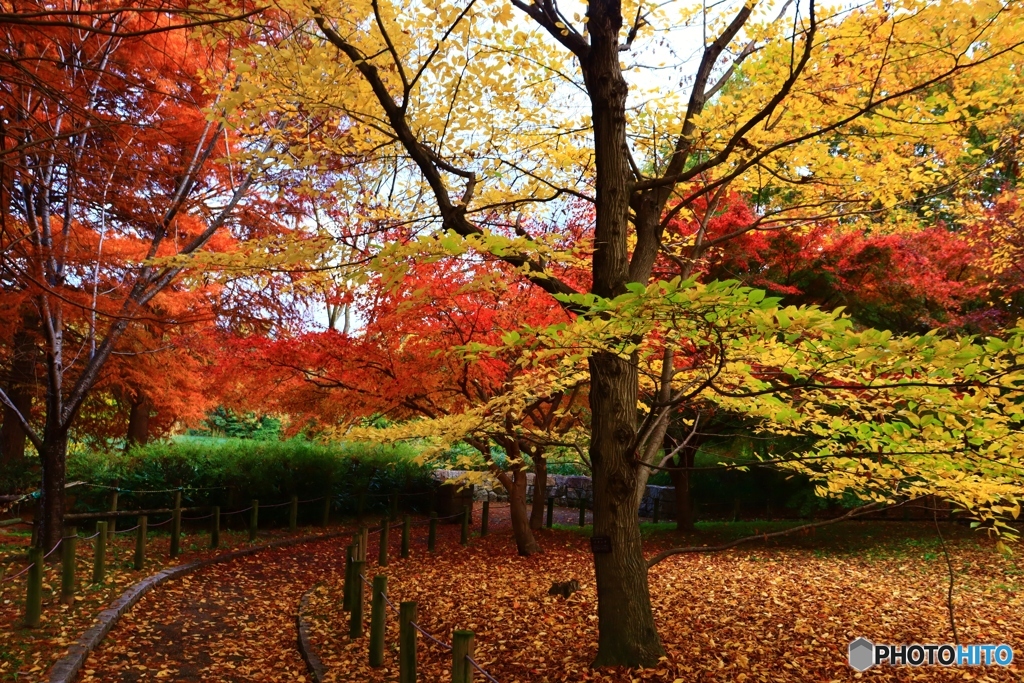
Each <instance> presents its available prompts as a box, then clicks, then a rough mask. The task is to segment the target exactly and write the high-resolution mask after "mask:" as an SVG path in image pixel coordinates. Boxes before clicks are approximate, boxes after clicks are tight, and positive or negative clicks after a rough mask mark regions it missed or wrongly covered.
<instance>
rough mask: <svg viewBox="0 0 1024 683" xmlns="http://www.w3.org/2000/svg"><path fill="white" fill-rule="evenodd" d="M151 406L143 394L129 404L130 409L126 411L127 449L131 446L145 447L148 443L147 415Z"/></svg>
mask: <svg viewBox="0 0 1024 683" xmlns="http://www.w3.org/2000/svg"><path fill="white" fill-rule="evenodd" d="M152 409H153V404H152V403H151V402H150V400H149V399H148V398H146V396H145V395H144V394H141V393H140V394H139V397H138V398H137V399H135V400H133V401H132V402H131V409H130V410H129V411H128V436H127V439H126V446H127V448H131V447H132V446H145V445H146V444H147V443H149V414H150V412H151V411H152Z"/></svg>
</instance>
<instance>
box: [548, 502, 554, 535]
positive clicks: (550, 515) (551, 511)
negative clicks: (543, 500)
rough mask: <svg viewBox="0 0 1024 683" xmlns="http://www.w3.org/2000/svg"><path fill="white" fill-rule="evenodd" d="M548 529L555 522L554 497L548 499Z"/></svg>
mask: <svg viewBox="0 0 1024 683" xmlns="http://www.w3.org/2000/svg"><path fill="white" fill-rule="evenodd" d="M547 521H548V528H549V529H550V528H551V527H552V526H553V524H554V521H555V497H554V496H550V497H549V498H548V520H547Z"/></svg>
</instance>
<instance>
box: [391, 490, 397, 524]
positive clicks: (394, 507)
mask: <svg viewBox="0 0 1024 683" xmlns="http://www.w3.org/2000/svg"><path fill="white" fill-rule="evenodd" d="M389 517H391V521H392V522H394V521H395V520H397V519H398V494H397V493H392V494H391V514H390V515H389Z"/></svg>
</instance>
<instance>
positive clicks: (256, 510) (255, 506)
mask: <svg viewBox="0 0 1024 683" xmlns="http://www.w3.org/2000/svg"><path fill="white" fill-rule="evenodd" d="M259 524H260V501H258V500H256V499H255V498H253V499H252V511H251V512H250V513H249V542H250V543H252V542H253V541H255V540H256V529H257V528H259Z"/></svg>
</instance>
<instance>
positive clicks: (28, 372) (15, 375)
mask: <svg viewBox="0 0 1024 683" xmlns="http://www.w3.org/2000/svg"><path fill="white" fill-rule="evenodd" d="M38 323H39V318H38V316H37V315H36V314H35V311H34V310H28V309H27V305H26V307H23V308H22V312H21V328H20V329H19V330H18V332H17V333H16V334H15V335H14V358H13V359H12V360H11V374H10V376H9V378H8V382H7V386H6V387H4V389H5V393H6V394H7V397H8V398H10V399H11V402H12V403H14V405H15V406H16V407H17V409H18V412H19V413H21V414H22V415H23V416H24V417H25V419H27V420H28V419H31V416H32V396H33V387H34V385H35V358H36V345H35V340H34V339H33V336H32V333H31V332H30V331H29V330H30V326H31V325H36V324H38ZM3 419H4V421H3V425H2V426H0V467H2V466H4V465H12V464H14V463H17V462H20V461H21V460H22V459H23V458H24V457H25V445H26V443H27V442H28V435H27V434H25V430H24V429H22V427H21V422H20V421H19V420H18V418H17V417H16V415H15V412H14V410H12V409H11V407H10V406H8V405H6V404H4V408H3Z"/></svg>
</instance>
